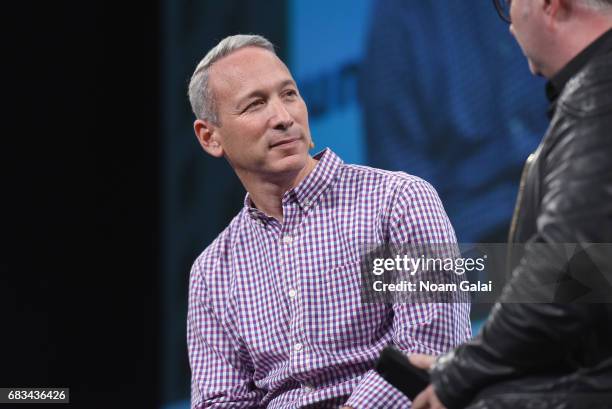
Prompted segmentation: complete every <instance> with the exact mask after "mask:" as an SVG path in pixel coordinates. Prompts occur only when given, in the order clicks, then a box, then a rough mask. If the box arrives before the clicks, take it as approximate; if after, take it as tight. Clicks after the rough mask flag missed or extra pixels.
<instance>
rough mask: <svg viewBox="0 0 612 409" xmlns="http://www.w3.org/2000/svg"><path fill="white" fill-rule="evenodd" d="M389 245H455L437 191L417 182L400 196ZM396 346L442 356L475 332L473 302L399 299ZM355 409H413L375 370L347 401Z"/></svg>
mask: <svg viewBox="0 0 612 409" xmlns="http://www.w3.org/2000/svg"><path fill="white" fill-rule="evenodd" d="M389 241H390V242H391V243H423V244H432V243H442V244H450V243H456V241H457V239H456V237H455V232H454V230H453V227H452V225H451V223H450V221H449V219H448V216H447V215H446V212H445V211H444V207H443V206H442V203H441V201H440V199H439V197H438V194H437V193H436V191H435V189H434V188H433V187H432V186H431V185H430V184H429V183H427V182H425V181H423V180H418V181H416V182H413V183H411V184H410V185H409V186H408V187H407V188H403V189H402V190H400V191H399V192H398V194H397V199H396V200H395V203H394V206H393V210H392V213H391V219H390V222H389ZM393 311H394V319H393V344H394V345H395V346H396V347H398V348H399V349H400V350H402V351H403V352H405V353H406V354H413V353H422V354H429V355H440V354H443V353H446V352H448V351H449V350H451V349H452V348H454V347H456V346H457V345H459V344H461V343H463V342H465V341H467V340H468V339H469V338H471V336H472V330H471V324H470V318H469V314H470V305H469V303H457V302H448V303H396V304H394V306H393ZM346 405H347V406H350V407H352V408H355V409H370V408H372V409H375V408H389V409H395V408H398V409H399V408H409V407H410V406H411V403H410V400H409V399H408V398H407V397H406V396H404V395H403V394H402V393H401V392H399V391H398V390H397V389H395V388H394V387H393V386H391V385H390V384H388V383H387V382H386V381H385V380H384V379H382V378H381V377H380V376H379V375H378V374H377V373H375V372H374V371H369V372H368V373H366V375H365V376H364V377H363V378H362V380H361V381H360V383H359V384H358V385H357V387H356V388H355V390H354V391H353V393H352V395H351V397H350V398H349V400H348V401H347V402H346Z"/></svg>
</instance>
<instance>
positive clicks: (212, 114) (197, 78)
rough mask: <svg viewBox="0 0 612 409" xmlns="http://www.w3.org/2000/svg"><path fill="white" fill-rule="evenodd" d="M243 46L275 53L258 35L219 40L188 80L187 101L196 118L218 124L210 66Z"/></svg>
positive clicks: (270, 44) (264, 39)
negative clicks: (210, 79)
mask: <svg viewBox="0 0 612 409" xmlns="http://www.w3.org/2000/svg"><path fill="white" fill-rule="evenodd" d="M244 47H259V48H263V49H265V50H268V51H270V52H272V53H273V54H274V55H276V52H275V51H274V45H273V44H272V43H271V42H270V41H268V40H267V39H266V38H264V37H262V36H260V35H244V34H237V35H233V36H229V37H225V38H224V39H223V40H221V41H220V42H219V44H217V45H216V46H215V47H214V48H212V49H211V50H210V51H209V52H208V53H207V54H206V56H205V57H204V58H202V60H201V61H200V63H199V64H198V66H197V67H196V69H195V71H194V72H193V75H192V76H191V81H189V91H188V95H189V102H190V103H191V109H192V111H193V113H194V114H195V116H196V118H198V119H202V120H208V121H210V122H212V123H213V124H215V125H219V118H218V112H217V107H216V103H215V98H214V95H213V92H212V91H211V89H210V87H209V85H208V81H209V75H210V67H211V66H212V65H213V64H214V63H215V61H217V60H219V59H221V58H223V57H225V56H226V55H228V54H231V53H233V52H234V51H236V50H239V49H241V48H244Z"/></svg>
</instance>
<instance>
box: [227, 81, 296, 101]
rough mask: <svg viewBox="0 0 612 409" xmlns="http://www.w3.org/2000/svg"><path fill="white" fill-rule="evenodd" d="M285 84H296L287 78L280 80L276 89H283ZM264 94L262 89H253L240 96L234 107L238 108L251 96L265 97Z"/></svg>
mask: <svg viewBox="0 0 612 409" xmlns="http://www.w3.org/2000/svg"><path fill="white" fill-rule="evenodd" d="M287 85H293V86H297V85H296V83H295V81H294V80H292V79H291V78H288V79H286V80H284V81H282V82H280V83H279V84H278V85H277V86H276V88H277V89H283V88H285V87H286V86H287ZM265 96H266V92H265V91H262V90H255V91H252V92H250V93H248V94H247V95H245V96H244V97H241V98H240V99H239V100H238V102H237V103H236V107H237V108H239V107H240V106H241V105H242V104H243V103H244V102H246V101H248V100H249V99H251V98H256V97H265Z"/></svg>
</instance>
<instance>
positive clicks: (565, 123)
mask: <svg viewBox="0 0 612 409" xmlns="http://www.w3.org/2000/svg"><path fill="white" fill-rule="evenodd" d="M520 189H521V190H520V193H519V198H518V200H517V206H516V210H515V215H514V218H513V223H512V226H511V240H512V241H514V242H519V243H527V246H526V250H525V253H524V255H523V257H522V258H521V260H520V263H519V264H518V266H516V267H515V268H514V270H513V275H512V279H511V280H510V281H509V283H508V285H507V286H506V288H505V289H504V292H503V295H502V297H501V299H500V301H499V302H498V303H497V304H496V305H495V306H494V308H493V310H492V313H491V316H490V317H489V319H488V321H487V322H486V324H485V325H484V327H483V329H482V331H481V332H480V334H479V335H478V336H477V337H476V338H475V339H473V340H472V341H470V342H468V343H466V344H464V345H462V346H460V347H459V348H457V349H456V350H455V351H453V352H451V353H449V354H447V355H445V356H443V357H441V358H440V359H438V361H437V363H436V364H435V365H434V368H433V369H432V374H431V375H432V383H433V385H434V388H435V390H436V392H437V394H438V396H439V397H440V399H441V401H442V402H443V403H444V404H445V406H447V407H448V408H449V409H455V408H463V407H466V406H468V405H469V407H470V408H510V407H512V408H525V407H538V408H583V407H585V408H586V407H588V408H612V304H610V303H581V304H578V303H560V302H557V303H509V302H505V301H509V300H513V299H516V298H517V297H516V296H517V295H519V294H524V293H528V292H529V291H533V288H541V287H542V285H541V284H542V282H543V280H546V279H547V277H548V275H549V271H547V269H548V268H549V264H548V263H546V262H544V261H543V260H550V258H551V257H554V255H552V254H542V251H543V250H542V246H537V245H535V244H536V243H612V52H606V53H603V54H601V55H598V56H596V57H595V58H593V59H591V60H590V61H589V62H588V64H587V65H586V66H585V67H584V68H583V69H582V70H580V71H579V72H578V73H577V74H576V75H574V76H573V77H572V78H571V80H570V81H569V82H568V83H567V84H566V86H565V87H564V89H563V91H562V93H561V95H560V96H559V98H558V101H557V103H556V109H555V113H554V116H553V118H552V121H551V124H550V127H549V129H548V131H547V133H546V135H545V136H544V138H543V140H542V142H541V144H540V146H539V148H538V149H537V151H536V153H535V154H533V155H532V156H531V157H530V159H529V160H528V163H527V164H526V170H525V171H524V173H523V178H522V181H521V187H520ZM609 248H610V247H608V249H609ZM595 256H596V257H597V255H595ZM599 256H601V257H602V260H606V261H604V263H607V265H606V268H607V272H605V274H607V279H608V283H612V266H611V265H610V262H609V260H610V258H612V256H611V255H610V254H609V252H608V253H607V254H603V253H602V254H599ZM548 288H549V289H550V291H554V287H551V286H549V287H548ZM611 288H612V287H611ZM547 296H552V297H553V298H551V299H554V294H547ZM470 402H471V403H470ZM533 405H535V406H533Z"/></svg>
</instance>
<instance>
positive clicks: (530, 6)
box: [510, 0, 550, 75]
mask: <svg viewBox="0 0 612 409" xmlns="http://www.w3.org/2000/svg"><path fill="white" fill-rule="evenodd" d="M541 3H542V1H541V0H512V1H511V2H510V17H511V20H512V24H511V25H510V32H511V33H512V35H513V36H514V37H515V38H516V41H517V42H518V44H519V46H520V47H521V49H522V50H523V54H524V55H525V57H527V61H528V62H529V69H530V70H531V72H532V73H533V74H535V75H544V74H545V71H546V66H545V64H544V63H543V62H544V60H545V56H546V53H547V52H548V48H549V47H550V43H549V42H548V37H547V34H548V33H547V32H546V30H545V25H544V20H543V11H542V6H541Z"/></svg>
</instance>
